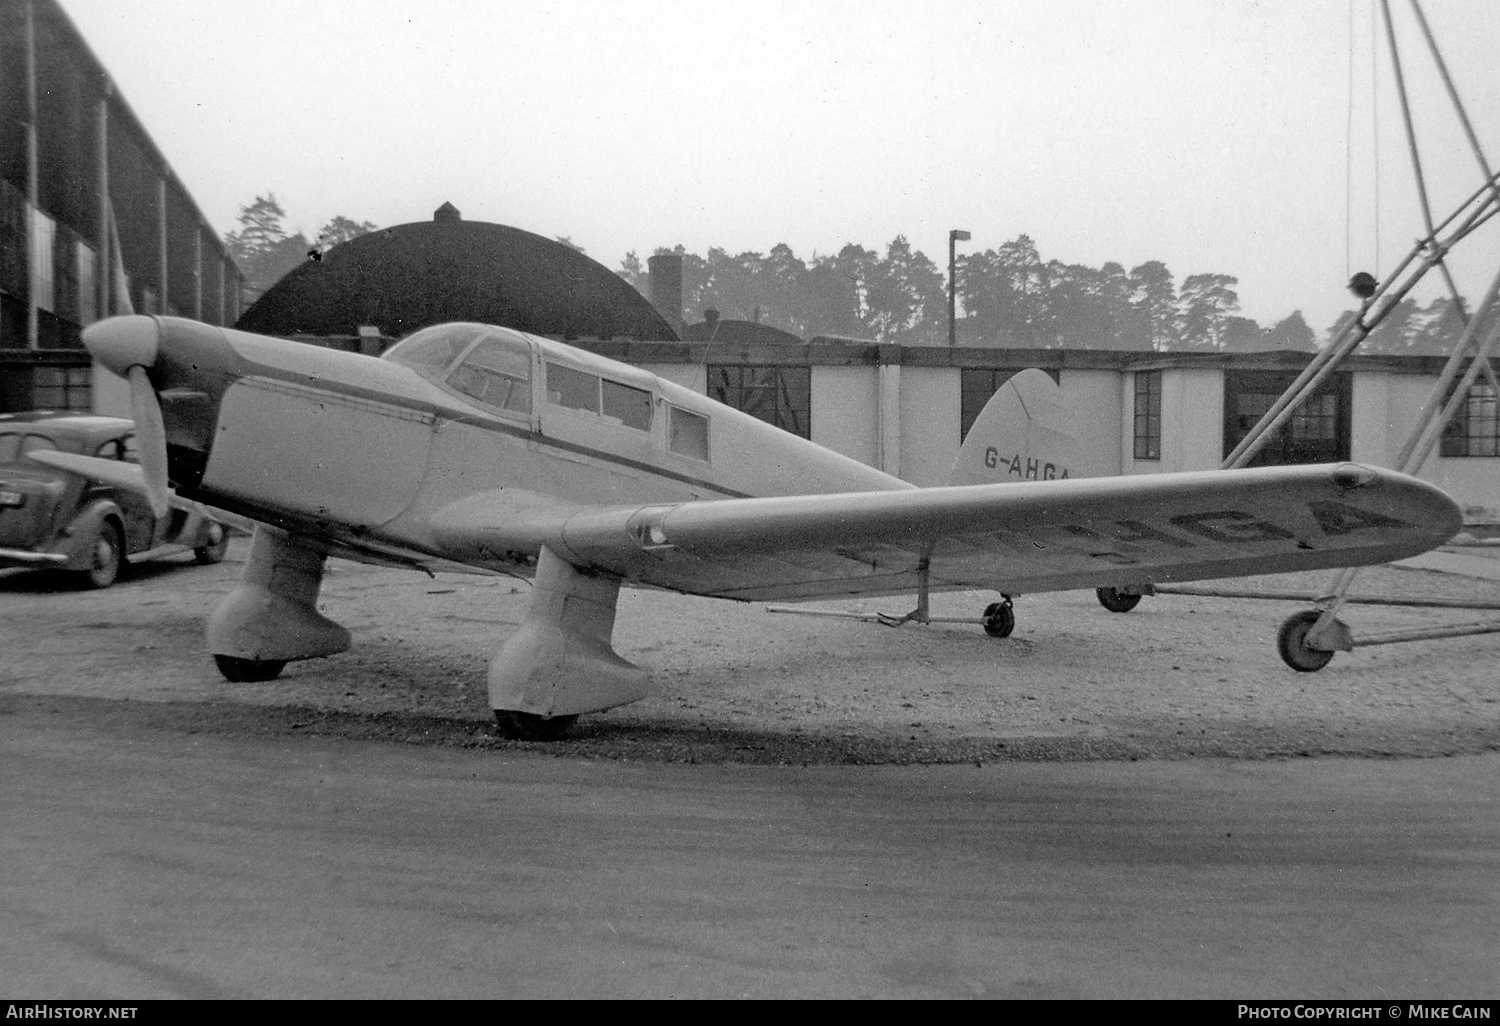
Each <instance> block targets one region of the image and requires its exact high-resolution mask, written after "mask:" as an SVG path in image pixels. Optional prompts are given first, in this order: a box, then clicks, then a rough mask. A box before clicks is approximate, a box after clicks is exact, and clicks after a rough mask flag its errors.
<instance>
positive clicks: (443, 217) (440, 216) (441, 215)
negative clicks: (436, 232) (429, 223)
mask: <svg viewBox="0 0 1500 1026" xmlns="http://www.w3.org/2000/svg"><path fill="white" fill-rule="evenodd" d="M432 219H433V220H434V221H462V220H463V215H461V214H460V213H459V212H458V208H457V207H455V206H454V205H453V204H452V203H444V204H443V205H442V206H440V207H438V208H437V209H436V210H434V211H433V212H432Z"/></svg>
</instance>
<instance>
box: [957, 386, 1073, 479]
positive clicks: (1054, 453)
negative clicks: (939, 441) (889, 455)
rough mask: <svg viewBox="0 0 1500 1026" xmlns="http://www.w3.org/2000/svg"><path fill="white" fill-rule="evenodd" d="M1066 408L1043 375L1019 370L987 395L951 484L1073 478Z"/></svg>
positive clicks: (961, 451)
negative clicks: (990, 394) (988, 399)
mask: <svg viewBox="0 0 1500 1026" xmlns="http://www.w3.org/2000/svg"><path fill="white" fill-rule="evenodd" d="M1069 426H1070V425H1069V417H1068V409H1067V407H1066V406H1064V405H1063V402H1062V395H1061V393H1060V390H1059V389H1058V387H1057V385H1056V383H1054V382H1053V380H1052V379H1051V378H1049V377H1048V376H1047V374H1046V373H1045V372H1044V371H1039V370H1037V369H1035V368H1031V369H1030V370H1023V371H1021V373H1019V374H1016V375H1014V376H1012V377H1011V379H1010V380H1009V381H1007V382H1006V383H1005V384H1003V385H1001V386H1000V388H999V389H998V390H997V391H996V392H995V394H994V395H992V396H991V397H990V401H989V402H988V403H987V404H985V407H984V409H983V411H981V412H980V414H979V419H978V420H976V421H974V426H973V427H971V428H970V429H969V434H968V437H966V438H965V439H964V444H963V446H962V447H961V448H960V449H959V450H958V459H956V460H954V461H953V473H952V474H951V475H950V477H949V483H950V484H956V485H972V484H999V483H1001V482H1005V481H1050V480H1053V479H1056V478H1065V477H1071V476H1075V474H1074V473H1073V470H1072V468H1074V467H1076V466H1078V465H1079V459H1078V443H1077V442H1076V441H1075V439H1074V438H1073V435H1072V433H1071V431H1069Z"/></svg>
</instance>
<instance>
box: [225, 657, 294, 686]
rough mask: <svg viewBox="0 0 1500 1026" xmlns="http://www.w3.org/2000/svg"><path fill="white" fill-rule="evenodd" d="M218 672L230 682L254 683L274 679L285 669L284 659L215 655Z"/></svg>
mask: <svg viewBox="0 0 1500 1026" xmlns="http://www.w3.org/2000/svg"><path fill="white" fill-rule="evenodd" d="M214 662H215V663H216V664H218V667H219V672H220V673H221V674H223V675H224V679H225V680H227V681H229V682H230V683H231V684H254V683H259V682H260V681H267V680H275V679H276V678H277V677H279V676H281V671H282V670H284V669H286V660H285V659H241V658H240V657H239V656H227V655H216V656H214Z"/></svg>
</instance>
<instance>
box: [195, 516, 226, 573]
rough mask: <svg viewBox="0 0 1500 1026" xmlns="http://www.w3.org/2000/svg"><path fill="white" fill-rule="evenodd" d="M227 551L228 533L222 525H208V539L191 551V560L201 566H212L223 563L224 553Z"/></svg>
mask: <svg viewBox="0 0 1500 1026" xmlns="http://www.w3.org/2000/svg"><path fill="white" fill-rule="evenodd" d="M227 551H229V531H228V530H227V529H226V528H225V527H224V525H223V524H210V525H209V528H208V538H207V540H206V541H205V542H204V544H202V545H199V546H198V547H197V548H195V549H194V550H193V558H194V559H196V560H197V561H198V563H199V565H201V566H212V565H213V564H215V563H222V562H224V553H225V552H227Z"/></svg>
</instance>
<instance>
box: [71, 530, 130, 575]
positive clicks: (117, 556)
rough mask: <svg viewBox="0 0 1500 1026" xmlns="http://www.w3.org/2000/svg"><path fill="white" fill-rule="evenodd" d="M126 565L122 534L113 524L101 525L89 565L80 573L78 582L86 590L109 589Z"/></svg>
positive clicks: (91, 551) (91, 550)
mask: <svg viewBox="0 0 1500 1026" xmlns="http://www.w3.org/2000/svg"><path fill="white" fill-rule="evenodd" d="M124 563H125V548H124V546H123V545H121V544H120V532H119V531H117V530H115V527H114V525H113V524H108V523H106V524H101V525H99V534H98V535H97V536H96V537H95V538H94V543H93V546H92V547H91V548H90V549H89V565H88V567H86V568H85V569H83V570H80V571H78V582H79V583H80V584H82V585H83V586H84V587H85V588H108V587H109V586H110V585H111V584H114V583H115V580H116V579H117V578H118V577H119V576H120V568H121V566H123V565H124Z"/></svg>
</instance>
